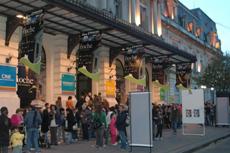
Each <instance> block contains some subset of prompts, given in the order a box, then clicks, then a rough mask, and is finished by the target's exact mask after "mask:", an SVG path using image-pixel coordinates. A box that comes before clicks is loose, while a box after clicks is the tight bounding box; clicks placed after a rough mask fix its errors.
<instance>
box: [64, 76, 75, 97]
mask: <svg viewBox="0 0 230 153" xmlns="http://www.w3.org/2000/svg"><path fill="white" fill-rule="evenodd" d="M75 91H76V78H75V76H74V75H73V74H62V93H63V94H68V95H75Z"/></svg>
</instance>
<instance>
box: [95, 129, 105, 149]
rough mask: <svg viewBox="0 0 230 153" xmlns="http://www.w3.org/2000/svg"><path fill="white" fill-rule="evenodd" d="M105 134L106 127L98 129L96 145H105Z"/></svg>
mask: <svg viewBox="0 0 230 153" xmlns="http://www.w3.org/2000/svg"><path fill="white" fill-rule="evenodd" d="M103 135H104V127H103V126H102V127H100V128H98V129H96V146H98V147H102V146H103Z"/></svg>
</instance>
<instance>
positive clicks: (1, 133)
mask: <svg viewBox="0 0 230 153" xmlns="http://www.w3.org/2000/svg"><path fill="white" fill-rule="evenodd" d="M9 130H10V119H9V118H8V109H7V108H6V107H2V108H1V115H0V153H8V146H9V137H10V136H9Z"/></svg>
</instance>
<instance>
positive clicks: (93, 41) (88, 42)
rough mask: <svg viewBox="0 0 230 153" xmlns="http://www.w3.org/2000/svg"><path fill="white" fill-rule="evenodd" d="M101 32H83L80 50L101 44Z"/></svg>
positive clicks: (93, 47)
mask: <svg viewBox="0 0 230 153" xmlns="http://www.w3.org/2000/svg"><path fill="white" fill-rule="evenodd" d="M100 42H101V32H100V31H91V32H86V33H82V34H81V38H80V45H79V50H90V49H95V48H97V47H99V46H100Z"/></svg>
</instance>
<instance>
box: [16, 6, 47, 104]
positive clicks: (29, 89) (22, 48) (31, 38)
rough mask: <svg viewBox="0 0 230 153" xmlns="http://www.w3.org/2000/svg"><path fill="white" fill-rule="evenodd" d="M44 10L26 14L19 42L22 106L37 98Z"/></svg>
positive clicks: (19, 90) (19, 82)
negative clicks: (37, 77) (37, 76)
mask: <svg viewBox="0 0 230 153" xmlns="http://www.w3.org/2000/svg"><path fill="white" fill-rule="evenodd" d="M43 16H44V14H43V11H42V10H39V11H37V12H33V13H31V14H30V15H28V16H26V19H25V20H24V22H23V29H22V39H21V42H20V44H19V65H18V82H17V84H18V90H17V94H18V96H19V98H20V106H21V107H22V108H25V107H28V106H29V105H30V103H31V101H32V100H33V99H35V98H36V87H37V84H38V82H37V79H36V74H40V68H41V52H42V37H43Z"/></svg>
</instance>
